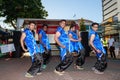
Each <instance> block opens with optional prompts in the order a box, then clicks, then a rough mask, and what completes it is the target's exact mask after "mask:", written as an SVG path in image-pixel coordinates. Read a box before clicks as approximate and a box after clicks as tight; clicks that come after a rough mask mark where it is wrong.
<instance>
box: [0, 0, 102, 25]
mask: <svg viewBox="0 0 120 80" xmlns="http://www.w3.org/2000/svg"><path fill="white" fill-rule="evenodd" d="M41 1H42V5H43V6H44V7H45V10H46V11H48V17H47V19H80V18H84V19H88V20H92V21H94V22H98V23H101V22H102V2H101V0H41ZM3 19H4V18H0V25H2V26H4V27H7V25H6V24H4V23H3V22H2V21H3Z"/></svg>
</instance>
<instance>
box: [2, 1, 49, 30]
mask: <svg viewBox="0 0 120 80" xmlns="http://www.w3.org/2000/svg"><path fill="white" fill-rule="evenodd" d="M47 16H48V12H47V11H46V10H45V9H44V6H43V5H42V3H41V0H2V1H0V17H6V20H5V22H6V23H11V24H12V26H13V27H14V28H16V26H15V24H14V23H16V20H17V18H41V19H44V18H45V17H47Z"/></svg>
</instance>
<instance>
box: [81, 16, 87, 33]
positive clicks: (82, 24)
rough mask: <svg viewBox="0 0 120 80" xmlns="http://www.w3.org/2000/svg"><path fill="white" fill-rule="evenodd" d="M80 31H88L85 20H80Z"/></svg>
mask: <svg viewBox="0 0 120 80" xmlns="http://www.w3.org/2000/svg"><path fill="white" fill-rule="evenodd" d="M80 30H81V31H86V26H85V22H84V19H83V18H81V19H80Z"/></svg>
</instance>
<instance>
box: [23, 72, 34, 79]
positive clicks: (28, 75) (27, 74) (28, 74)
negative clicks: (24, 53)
mask: <svg viewBox="0 0 120 80" xmlns="http://www.w3.org/2000/svg"><path fill="white" fill-rule="evenodd" d="M25 77H27V78H32V77H34V76H33V75H31V74H30V73H26V74H25Z"/></svg>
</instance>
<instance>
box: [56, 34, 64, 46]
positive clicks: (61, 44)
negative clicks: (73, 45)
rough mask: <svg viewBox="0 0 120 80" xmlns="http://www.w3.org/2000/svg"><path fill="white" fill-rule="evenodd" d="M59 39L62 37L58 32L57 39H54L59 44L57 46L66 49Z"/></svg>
mask: <svg viewBox="0 0 120 80" xmlns="http://www.w3.org/2000/svg"><path fill="white" fill-rule="evenodd" d="M59 37H60V33H59V32H56V34H55V37H54V40H55V41H56V42H57V44H58V45H59V46H61V47H62V48H65V46H64V45H62V44H61V43H60V41H59V40H58V38H59Z"/></svg>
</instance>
